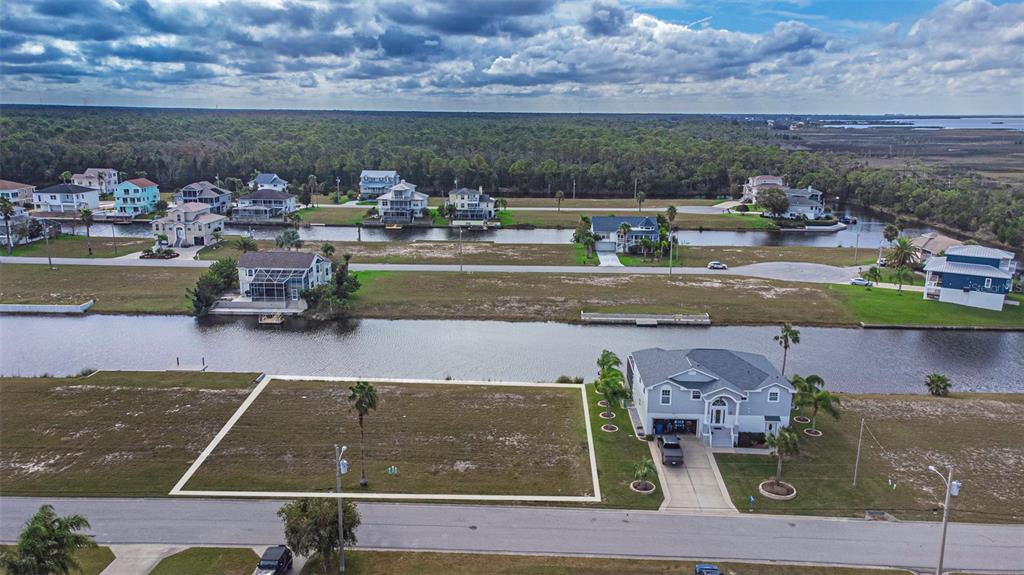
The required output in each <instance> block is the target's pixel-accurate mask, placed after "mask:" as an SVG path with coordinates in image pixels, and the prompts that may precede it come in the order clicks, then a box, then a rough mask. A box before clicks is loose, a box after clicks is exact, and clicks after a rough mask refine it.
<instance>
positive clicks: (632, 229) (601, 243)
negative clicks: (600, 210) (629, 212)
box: [590, 216, 659, 253]
mask: <svg viewBox="0 0 1024 575" xmlns="http://www.w3.org/2000/svg"><path fill="white" fill-rule="evenodd" d="M624 223H625V224H629V233H627V234H623V233H622V232H621V231H620V228H621V227H622V224H624ZM590 231H591V233H593V234H594V235H595V236H597V238H598V240H597V244H596V248H597V250H598V251H601V252H611V251H615V252H619V253H627V252H636V251H639V250H640V245H641V243H642V242H643V240H644V238H647V239H649V240H651V241H654V242H656V241H658V238H659V232H658V221H657V220H656V219H655V218H650V217H647V216H594V217H592V218H590Z"/></svg>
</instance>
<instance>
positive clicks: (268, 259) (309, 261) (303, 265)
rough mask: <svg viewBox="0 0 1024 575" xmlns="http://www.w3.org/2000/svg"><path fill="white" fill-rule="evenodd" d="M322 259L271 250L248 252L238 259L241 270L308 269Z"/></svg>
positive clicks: (298, 253) (314, 255)
mask: <svg viewBox="0 0 1024 575" xmlns="http://www.w3.org/2000/svg"><path fill="white" fill-rule="evenodd" d="M318 257H320V256H319V255H317V254H314V253H312V252H289V251H281V250H271V251H266V252H246V253H244V254H242V257H240V258H238V267H240V268H268V269H307V268H309V266H311V265H313V262H314V261H316V258H318Z"/></svg>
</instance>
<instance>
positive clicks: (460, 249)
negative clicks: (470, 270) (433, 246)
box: [459, 226, 463, 272]
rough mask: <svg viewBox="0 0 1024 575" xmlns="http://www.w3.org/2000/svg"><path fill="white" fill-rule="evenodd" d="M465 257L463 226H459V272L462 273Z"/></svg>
mask: <svg viewBox="0 0 1024 575" xmlns="http://www.w3.org/2000/svg"><path fill="white" fill-rule="evenodd" d="M462 264H463V257H462V226H459V271H460V272H461V271H462Z"/></svg>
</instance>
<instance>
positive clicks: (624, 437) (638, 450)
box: [587, 385, 664, 509]
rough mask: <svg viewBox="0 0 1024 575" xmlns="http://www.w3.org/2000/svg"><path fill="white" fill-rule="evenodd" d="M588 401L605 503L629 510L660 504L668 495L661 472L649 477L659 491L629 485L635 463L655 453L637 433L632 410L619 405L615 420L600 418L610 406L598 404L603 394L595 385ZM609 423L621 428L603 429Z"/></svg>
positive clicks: (598, 471) (598, 475)
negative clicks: (638, 489)
mask: <svg viewBox="0 0 1024 575" xmlns="http://www.w3.org/2000/svg"><path fill="white" fill-rule="evenodd" d="M587 401H588V402H590V426H591V428H592V430H593V435H594V452H595V453H596V455H597V477H598V481H599V482H600V483H601V499H602V504H603V505H606V506H608V507H617V508H625V509H657V508H658V507H660V506H661V502H662V500H663V499H664V494H663V493H662V490H661V484H660V482H659V481H658V476H657V475H654V476H651V477H649V478H648V479H649V480H650V481H651V482H652V483H654V484H655V485H656V486H657V489H656V491H655V492H654V493H652V494H650V495H641V494H639V493H636V492H635V491H632V490H631V489H630V488H629V484H630V483H632V482H633V481H634V477H633V468H634V466H636V464H637V463H639V462H640V461H642V460H643V459H644V458H649V457H650V456H651V451H650V449H649V448H648V447H647V442H646V441H639V440H638V439H637V438H636V436H635V435H634V434H633V426H632V425H631V424H630V422H629V413H627V412H626V410H625V409H622V408H621V407H617V406H616V407H614V408H613V410H612V411H614V412H615V418H614V419H612V420H611V421H607V420H604V419H601V418H600V417H598V414H599V413H601V412H602V411H608V409H607V408H605V407H601V406H599V405H598V404H597V402H599V401H601V394H599V393H597V391H596V389H595V388H594V386H593V385H587ZM605 423H613V424H615V425H616V426H618V428H619V430H618V431H616V432H614V433H608V432H606V431H602V430H601V426H602V425H604V424H605Z"/></svg>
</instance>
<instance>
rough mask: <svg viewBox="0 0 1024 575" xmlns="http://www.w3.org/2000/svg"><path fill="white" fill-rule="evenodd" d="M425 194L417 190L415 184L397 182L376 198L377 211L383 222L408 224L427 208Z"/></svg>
mask: <svg viewBox="0 0 1024 575" xmlns="http://www.w3.org/2000/svg"><path fill="white" fill-rule="evenodd" d="M427 197H428V196H427V194H424V193H421V192H417V191H416V184H410V183H409V182H406V181H405V180H402V181H401V182H398V183H397V184H395V185H394V186H391V189H390V190H388V193H386V194H383V195H381V196H379V197H378V198H377V213H379V214H380V221H382V222H383V223H385V224H410V223H412V221H413V220H414V219H416V218H422V217H423V211H424V210H426V209H427Z"/></svg>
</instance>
